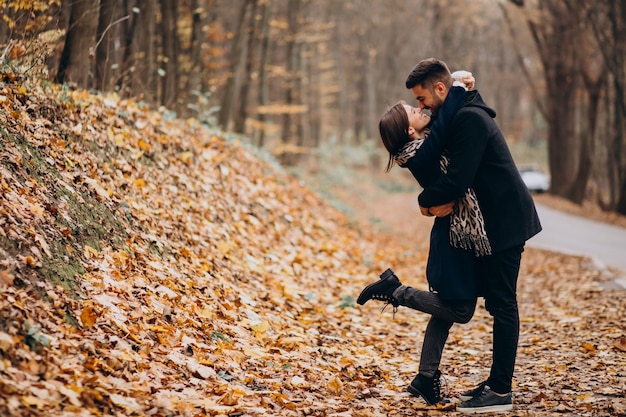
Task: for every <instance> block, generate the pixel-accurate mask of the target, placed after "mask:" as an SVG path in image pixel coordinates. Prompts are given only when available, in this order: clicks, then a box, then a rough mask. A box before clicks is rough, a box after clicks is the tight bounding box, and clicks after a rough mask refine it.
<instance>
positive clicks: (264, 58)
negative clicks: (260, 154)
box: [258, 0, 274, 147]
mask: <svg viewBox="0 0 626 417" xmlns="http://www.w3.org/2000/svg"><path fill="white" fill-rule="evenodd" d="M273 6H274V2H273V0H269V2H268V3H267V4H263V5H262V6H261V7H262V14H263V18H262V23H261V27H262V30H261V47H260V53H259V55H260V56H259V87H258V88H259V90H258V100H259V106H265V105H267V103H268V101H269V93H268V84H267V71H266V67H267V62H268V55H269V54H268V52H269V46H270V25H269V22H270V19H271V16H272V9H273ZM258 120H259V126H260V129H259V139H258V146H259V147H263V145H264V142H265V130H266V128H267V126H266V123H267V117H266V115H265V113H264V112H260V113H259V115H258Z"/></svg>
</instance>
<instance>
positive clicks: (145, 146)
mask: <svg viewBox="0 0 626 417" xmlns="http://www.w3.org/2000/svg"><path fill="white" fill-rule="evenodd" d="M137 145H138V146H139V149H141V150H142V151H148V150H150V148H151V146H150V144H149V143H148V142H146V141H145V140H143V139H139V142H137Z"/></svg>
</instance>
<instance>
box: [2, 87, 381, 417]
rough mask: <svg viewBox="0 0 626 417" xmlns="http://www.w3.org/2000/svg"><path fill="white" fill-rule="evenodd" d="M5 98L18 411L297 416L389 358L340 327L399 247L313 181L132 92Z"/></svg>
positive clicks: (5, 225)
mask: <svg viewBox="0 0 626 417" xmlns="http://www.w3.org/2000/svg"><path fill="white" fill-rule="evenodd" d="M0 105H1V106H2V113H1V115H0V117H1V119H0V134H1V136H2V141H1V142H0V152H1V154H0V156H1V159H0V161H1V162H0V170H1V172H2V180H1V181H2V182H1V183H0V186H1V188H2V191H3V192H2V197H1V200H0V201H1V202H2V204H1V206H0V211H2V214H3V216H2V220H0V222H1V224H2V230H1V233H2V235H1V236H0V253H1V254H2V261H1V264H0V265H1V266H2V270H1V271H0V274H1V275H2V280H0V282H2V284H1V285H0V291H1V292H2V298H1V302H2V305H1V309H0V320H1V321H0V354H1V355H2V357H3V358H4V361H3V362H2V365H0V398H3V399H4V400H6V401H0V403H1V404H3V405H0V409H1V408H3V407H4V410H5V411H4V412H3V413H0V414H4V413H5V412H9V413H10V414H11V415H18V414H20V413H23V414H27V413H28V410H31V411H33V412H37V411H38V412H43V411H44V410H47V411H51V410H56V411H61V410H63V411H66V412H72V411H73V412H79V411H81V410H82V412H85V411H86V410H87V411H89V412H92V413H94V414H97V413H105V414H106V413H119V414H120V415H125V414H128V413H134V412H136V413H139V414H143V413H146V412H147V411H148V410H152V411H153V412H158V413H163V414H164V415H165V414H174V415H193V414H195V413H197V412H207V413H215V412H217V411H219V410H230V411H236V410H237V409H239V408H242V407H243V408H245V409H248V410H250V407H252V409H254V408H255V407H257V408H259V409H261V410H266V411H267V413H268V414H280V412H279V411H271V410H272V409H276V408H281V409H282V408H285V409H286V410H289V409H295V408H300V407H303V406H304V407H307V406H313V405H314V403H315V402H316V400H315V395H313V397H312V399H311V404H308V405H307V404H306V401H305V399H304V398H299V399H298V401H299V402H300V403H299V405H298V406H297V407H296V405H295V402H294V401H295V400H296V399H295V398H293V395H292V394H290V393H289V391H294V392H295V391H298V390H300V389H307V390H311V391H312V392H319V395H320V396H321V397H326V396H328V391H327V388H324V387H326V386H330V387H332V389H334V390H335V391H339V390H340V389H341V385H342V382H341V378H340V377H339V376H338V375H339V374H338V371H340V370H341V369H342V368H343V367H345V366H347V365H349V364H350V363H351V361H352V359H350V357H346V355H344V354H343V353H345V352H342V353H341V354H340V351H339V350H338V347H337V345H340V346H341V349H347V351H346V352H352V353H353V354H356V353H359V354H369V355H372V357H375V356H376V355H375V352H374V351H372V347H367V346H363V344H359V343H354V342H353V341H352V340H351V339H350V337H349V335H347V334H345V333H344V334H342V333H341V331H344V332H345V331H347V327H345V326H342V325H341V324H338V323H337V322H341V321H342V320H348V321H350V320H353V317H352V316H351V317H350V318H346V317H345V309H349V308H350V306H352V305H353V299H352V298H351V297H353V296H354V294H355V291H356V289H357V288H358V287H359V286H361V285H362V284H363V283H364V282H365V280H366V279H371V277H372V276H376V275H375V274H374V275H373V274H372V272H373V271H379V270H380V268H381V266H380V265H379V264H378V261H377V260H378V259H380V257H381V254H380V253H378V252H377V247H376V244H380V243H384V242H383V241H382V240H378V241H376V240H375V239H373V237H372V236H370V235H368V234H367V232H364V231H362V230H361V231H359V230H356V229H355V228H353V227H350V226H349V225H348V222H347V219H346V218H345V216H344V215H343V214H341V213H339V212H338V211H336V210H334V209H332V208H331V207H329V206H328V205H326V204H325V203H324V202H323V201H322V200H321V199H320V198H319V197H318V196H317V195H316V194H315V193H313V192H312V191H310V190H309V189H307V188H306V187H304V186H303V185H302V184H301V183H299V182H298V181H297V180H295V179H294V178H292V177H289V176H287V175H285V174H283V173H282V172H280V170H277V169H275V168H274V167H273V166H272V165H271V164H267V163H264V162H262V161H260V160H259V159H258V158H256V157H255V156H253V155H252V154H251V153H250V152H249V151H248V150H247V149H246V148H245V147H243V146H241V145H240V144H238V143H237V142H229V141H225V140H224V139H223V138H221V137H218V136H215V135H213V134H211V133H209V132H208V131H207V130H205V129H202V128H200V127H199V126H196V125H195V124H194V122H193V121H189V122H184V121H168V120H165V119H164V118H163V116H162V115H161V114H159V113H155V112H149V111H146V110H144V109H142V108H141V107H139V106H138V105H137V104H135V103H133V102H127V101H122V100H118V99H116V98H115V97H109V98H104V99H103V98H100V97H95V96H91V95H88V94H86V93H82V92H71V91H65V90H62V91H58V90H57V89H56V87H49V88H48V89H47V90H46V91H43V90H41V89H40V88H39V87H32V89H29V88H28V87H26V86H22V85H19V86H18V85H5V86H4V88H3V90H2V97H1V102H0ZM366 277H369V278H366ZM11 284H12V285H11ZM328 341H330V342H331V343H330V344H327V343H326V342H328ZM327 350H336V352H335V353H329V352H327ZM351 373H352V374H353V375H352V376H351V379H353V380H355V381H362V382H360V383H359V384H360V385H363V387H366V386H367V385H368V384H370V383H371V384H376V383H377V382H378V381H377V378H375V377H374V376H375V375H376V374H377V373H380V370H379V369H378V368H377V367H376V366H373V367H371V368H368V369H360V368H359V367H352V370H351ZM327 384H328V385H327ZM303 401H304V402H305V403H303ZM255 413H261V412H260V411H258V410H257V411H256V412H253V414H255Z"/></svg>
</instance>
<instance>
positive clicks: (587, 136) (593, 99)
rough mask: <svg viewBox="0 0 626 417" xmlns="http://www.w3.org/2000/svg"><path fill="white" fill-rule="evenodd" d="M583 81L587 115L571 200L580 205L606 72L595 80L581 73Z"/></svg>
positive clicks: (587, 173)
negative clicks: (585, 92) (585, 88)
mask: <svg viewBox="0 0 626 417" xmlns="http://www.w3.org/2000/svg"><path fill="white" fill-rule="evenodd" d="M583 80H584V82H585V86H586V87H587V92H588V102H589V104H588V108H587V109H585V110H586V111H585V113H586V115H587V126H586V128H585V129H583V130H582V134H581V137H582V143H581V146H580V155H579V157H578V160H579V167H578V174H577V175H576V178H575V179H574V182H573V183H572V192H571V200H572V201H573V202H574V203H577V204H582V203H583V201H584V199H585V195H586V190H587V183H588V182H589V177H590V175H591V168H592V166H593V156H594V153H595V133H596V127H597V125H598V110H599V107H600V99H601V94H602V88H603V86H604V85H605V82H606V72H604V71H601V72H600V76H599V77H598V79H596V80H592V79H591V77H590V76H589V75H588V74H587V73H586V72H583Z"/></svg>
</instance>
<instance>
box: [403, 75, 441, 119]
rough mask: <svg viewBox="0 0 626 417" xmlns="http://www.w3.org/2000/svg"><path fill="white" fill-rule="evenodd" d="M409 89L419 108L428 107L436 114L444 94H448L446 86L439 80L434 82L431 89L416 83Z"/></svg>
mask: <svg viewBox="0 0 626 417" xmlns="http://www.w3.org/2000/svg"><path fill="white" fill-rule="evenodd" d="M411 91H412V92H413V96H415V99H416V100H417V102H418V103H419V106H420V108H421V109H422V110H424V109H428V110H430V111H431V112H432V113H433V114H437V111H438V110H439V108H440V107H441V105H442V104H443V101H444V100H445V99H446V95H447V94H448V91H447V89H446V86H445V85H444V84H443V83H441V82H438V83H435V85H434V87H433V88H432V89H430V88H426V87H424V86H422V85H419V84H418V85H416V86H415V87H413V88H411Z"/></svg>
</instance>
